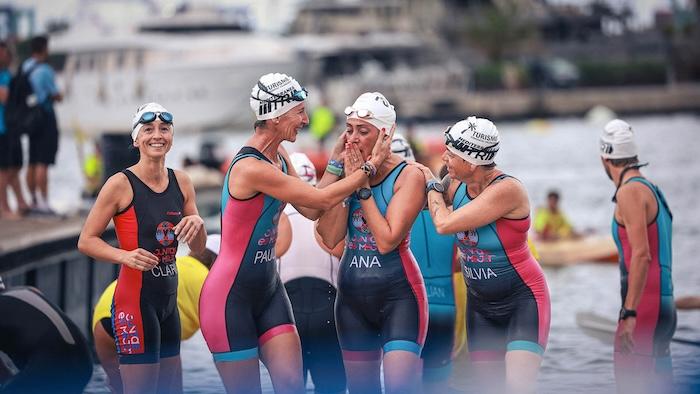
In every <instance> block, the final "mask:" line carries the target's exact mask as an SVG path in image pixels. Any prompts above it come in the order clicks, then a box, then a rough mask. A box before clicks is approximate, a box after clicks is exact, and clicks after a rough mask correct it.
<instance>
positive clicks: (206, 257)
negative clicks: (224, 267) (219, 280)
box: [190, 249, 218, 269]
mask: <svg viewBox="0 0 700 394" xmlns="http://www.w3.org/2000/svg"><path fill="white" fill-rule="evenodd" d="M190 256H192V257H194V258H195V259H197V260H198V261H199V262H200V263H202V264H203V265H204V266H205V267H207V269H211V266H212V265H214V261H215V260H216V257H217V256H218V255H217V254H216V253H214V252H212V251H211V250H209V249H204V250H203V251H202V253H195V252H194V251H190Z"/></svg>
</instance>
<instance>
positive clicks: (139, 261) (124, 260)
mask: <svg viewBox="0 0 700 394" xmlns="http://www.w3.org/2000/svg"><path fill="white" fill-rule="evenodd" d="M119 263H120V264H123V265H126V266H127V267H129V268H133V269H137V270H139V271H150V270H151V269H152V268H153V267H155V266H156V265H158V257H156V256H155V255H154V254H153V253H151V252H149V251H147V250H145V249H141V248H138V249H134V250H128V251H127V250H124V251H123V253H122V256H121V258H120V259H119Z"/></svg>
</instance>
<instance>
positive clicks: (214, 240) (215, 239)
mask: <svg viewBox="0 0 700 394" xmlns="http://www.w3.org/2000/svg"><path fill="white" fill-rule="evenodd" d="M205 247H206V248H207V249H209V250H210V251H211V252H212V253H214V254H217V255H218V254H219V249H220V248H221V235H220V234H209V235H207V243H206V246H205Z"/></svg>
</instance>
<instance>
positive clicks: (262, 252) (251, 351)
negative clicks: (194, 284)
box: [199, 146, 296, 362]
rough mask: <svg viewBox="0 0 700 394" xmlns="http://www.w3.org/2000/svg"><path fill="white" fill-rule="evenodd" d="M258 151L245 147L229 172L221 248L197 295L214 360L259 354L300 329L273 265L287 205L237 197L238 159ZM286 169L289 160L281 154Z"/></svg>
mask: <svg viewBox="0 0 700 394" xmlns="http://www.w3.org/2000/svg"><path fill="white" fill-rule="evenodd" d="M247 157H253V158H256V159H257V160H261V161H265V162H267V163H270V165H272V163H271V162H270V160H268V159H267V158H266V157H265V156H264V155H263V154H262V153H261V152H260V151H258V150H257V149H255V148H252V147H248V146H246V147H243V148H242V149H241V150H240V151H239V152H238V154H237V155H236V157H234V159H233V162H232V163H231V166H230V167H229V170H228V173H227V174H226V178H225V182H224V186H223V190H222V194H221V249H220V252H219V256H218V257H217V259H216V261H215V262H214V265H213V266H212V268H211V270H210V271H209V275H208V276H207V279H206V281H205V282H204V286H203V287H202V293H201V295H200V299H199V321H200V322H201V328H202V334H203V335H204V339H205V340H206V341H207V345H208V346H209V350H210V351H211V352H212V354H213V355H214V361H216V362H222V361H242V360H248V359H251V358H255V357H258V347H259V346H262V345H263V344H265V343H266V342H267V341H269V340H270V339H272V338H274V337H275V336H277V335H279V334H284V333H290V332H296V327H295V326H294V316H293V315H292V308H291V304H290V303H289V298H288V297H287V293H286V291H285V289H284V286H283V285H282V281H281V280H280V277H279V274H278V272H277V267H276V265H275V259H276V257H275V242H276V240H277V223H278V221H279V217H280V213H281V212H282V210H283V209H284V206H285V204H284V203H283V202H281V201H279V200H277V199H274V198H272V197H271V196H268V195H266V194H263V193H258V194H256V195H255V196H253V197H250V198H247V199H243V200H241V199H237V198H235V197H233V196H232V195H231V194H230V192H229V182H228V179H229V174H230V172H231V169H232V168H233V166H234V165H236V163H237V162H238V161H240V160H241V159H243V158H247ZM278 157H279V160H280V162H281V163H282V170H283V172H285V173H287V163H286V162H285V160H284V158H282V156H281V155H280V156H278Z"/></svg>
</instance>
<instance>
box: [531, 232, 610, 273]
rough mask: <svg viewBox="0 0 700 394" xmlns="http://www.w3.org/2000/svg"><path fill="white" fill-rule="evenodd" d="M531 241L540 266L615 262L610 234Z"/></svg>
mask: <svg viewBox="0 0 700 394" xmlns="http://www.w3.org/2000/svg"><path fill="white" fill-rule="evenodd" d="M532 243H533V244H534V246H535V249H536V250H537V253H538V254H539V259H538V261H539V262H540V264H541V265H542V266H547V267H563V266H568V265H574V264H579V263H616V262H617V261H618V253H617V246H616V245H615V241H614V240H613V239H612V237H611V236H609V235H608V236H605V235H595V234H591V235H584V236H582V237H580V238H575V239H565V240H556V241H542V240H538V239H536V238H533V239H532Z"/></svg>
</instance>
